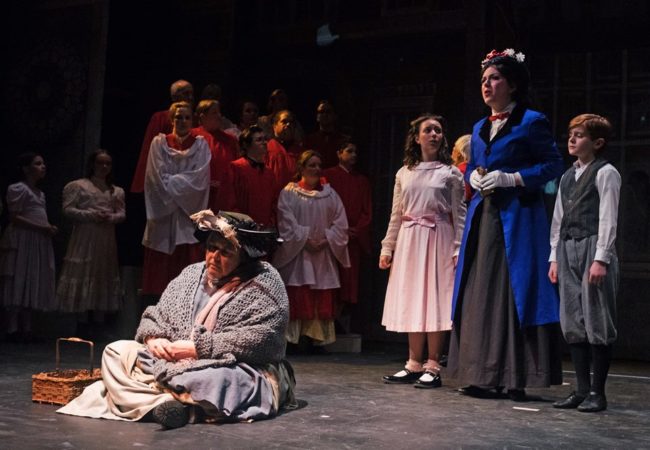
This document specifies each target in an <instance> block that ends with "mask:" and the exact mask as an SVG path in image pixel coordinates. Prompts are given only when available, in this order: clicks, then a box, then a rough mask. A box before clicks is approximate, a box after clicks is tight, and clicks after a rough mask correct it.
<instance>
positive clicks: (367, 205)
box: [323, 165, 372, 303]
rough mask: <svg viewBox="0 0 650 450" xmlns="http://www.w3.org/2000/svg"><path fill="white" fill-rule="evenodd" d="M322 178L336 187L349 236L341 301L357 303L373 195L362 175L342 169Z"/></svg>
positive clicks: (330, 169)
mask: <svg viewBox="0 0 650 450" xmlns="http://www.w3.org/2000/svg"><path fill="white" fill-rule="evenodd" d="M323 176H324V177H325V178H326V179H327V181H328V182H329V183H330V185H331V186H332V187H333V188H334V190H335V191H336V193H337V194H339V197H341V202H343V206H344V208H345V213H346V216H347V218H348V229H349V232H350V237H349V240H348V253H349V255H350V265H351V266H350V267H349V268H345V267H342V266H341V265H339V273H340V275H341V293H340V300H341V301H343V302H348V303H357V301H358V295H359V266H360V264H361V253H362V252H363V253H365V254H367V255H369V254H370V250H371V246H370V245H371V244H370V234H371V233H370V222H371V220H372V195H371V190H370V182H369V181H368V178H367V177H366V176H364V175H362V174H360V173H359V172H356V171H354V170H353V171H351V172H348V171H347V170H345V169H344V168H342V167H341V166H339V165H337V166H336V167H331V168H329V169H326V170H324V171H323Z"/></svg>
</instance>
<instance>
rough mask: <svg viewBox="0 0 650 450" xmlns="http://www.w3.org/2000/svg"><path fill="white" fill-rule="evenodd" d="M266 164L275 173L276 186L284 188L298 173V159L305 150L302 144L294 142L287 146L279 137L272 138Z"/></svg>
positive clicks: (268, 147)
mask: <svg viewBox="0 0 650 450" xmlns="http://www.w3.org/2000/svg"><path fill="white" fill-rule="evenodd" d="M267 149H268V152H267V154H266V159H265V162H266V165H267V166H268V167H269V168H270V169H271V172H273V175H275V180H276V186H277V187H278V190H282V189H283V188H284V187H285V186H286V185H287V183H288V182H289V181H291V180H292V179H293V176H294V175H295V174H296V160H297V159H298V157H299V156H300V154H301V153H302V151H303V147H302V146H301V145H300V144H297V143H294V144H291V146H289V148H286V147H285V146H284V145H282V144H281V143H280V141H278V140H277V139H271V140H270V141H269V142H268V144H267Z"/></svg>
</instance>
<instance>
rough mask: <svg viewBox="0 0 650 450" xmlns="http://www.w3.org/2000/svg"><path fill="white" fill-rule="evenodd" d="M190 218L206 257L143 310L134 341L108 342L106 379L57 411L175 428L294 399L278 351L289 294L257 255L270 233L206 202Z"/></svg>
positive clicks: (251, 415) (270, 412) (240, 416)
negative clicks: (207, 207)
mask: <svg viewBox="0 0 650 450" xmlns="http://www.w3.org/2000/svg"><path fill="white" fill-rule="evenodd" d="M192 219H193V220H194V221H195V222H196V223H197V224H198V227H199V232H197V237H202V238H204V240H205V241H206V250H205V262H201V263H196V264H192V265H190V266H188V267H186V268H185V269H184V270H183V272H182V273H181V274H180V275H179V276H178V277H177V278H176V279H174V280H173V281H172V282H171V283H169V285H168V286H167V288H166V289H165V292H164V293H163V296H162V298H161V299H160V301H159V302H158V304H157V305H154V306H150V307H148V308H147V309H146V310H145V312H144V314H143V316H142V320H141V322H140V326H139V327H138V330H137V333H136V337H135V339H136V340H135V341H117V342H114V343H112V344H109V345H108V346H107V347H106V349H105V351H104V355H103V358H102V378H103V380H102V381H98V382H97V383H95V384H93V385H91V386H89V387H88V388H87V389H86V390H85V391H84V392H83V394H82V395H81V396H80V397H78V398H77V399H75V400H73V401H72V402H71V403H69V404H68V405H66V406H65V407H63V408H61V409H59V410H58V412H61V413H64V414H72V415H78V416H87V417H101V418H106V419H115V420H131V421H134V420H140V419H143V418H145V419H146V418H148V417H152V418H153V419H154V420H155V421H156V422H158V423H160V424H161V425H163V426H164V427H166V428H178V427H181V426H183V425H185V424H186V423H187V422H188V421H189V420H190V419H192V420H193V422H196V421H200V420H201V418H203V417H204V418H205V419H206V421H215V420H253V419H254V420H259V419H266V418H270V417H273V416H275V415H276V414H277V413H278V410H279V409H280V408H281V407H283V406H288V405H289V404H295V399H294V397H293V387H294V385H295V381H294V378H293V371H292V369H291V366H290V365H289V363H288V362H287V361H284V360H283V357H284V352H285V340H284V334H285V331H286V328H287V323H288V320H289V304H288V300H287V293H286V290H285V288H284V284H283V283H282V279H281V278H280V275H279V274H278V272H277V271H276V270H275V269H274V268H273V267H272V266H271V265H270V264H268V263H266V262H262V261H260V260H259V258H261V257H263V256H265V255H266V254H267V253H268V252H269V251H270V250H271V248H272V247H273V246H274V244H275V242H276V234H275V233H274V232H270V231H262V230H258V226H257V224H256V223H255V222H254V221H253V220H252V219H250V217H248V216H245V215H243V214H235V213H220V214H219V215H217V216H215V215H214V214H213V213H212V211H210V210H205V211H201V212H199V213H196V214H194V215H193V216H192ZM199 235H200V236H199ZM150 412H151V413H150Z"/></svg>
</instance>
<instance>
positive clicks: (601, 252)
mask: <svg viewBox="0 0 650 450" xmlns="http://www.w3.org/2000/svg"><path fill="white" fill-rule="evenodd" d="M592 162H593V161H592ZM589 164H591V162H589V163H587V164H581V163H580V161H576V162H575V163H573V165H574V167H575V168H576V171H575V179H576V181H578V179H579V178H580V176H581V175H582V174H583V173H584V171H585V170H586V169H587V167H589ZM565 175H566V174H565ZM562 178H564V175H563V176H562ZM561 185H562V182H561V181H560V188H558V191H557V196H556V197H555V209H554V210H553V221H552V222H551V254H550V256H549V258H548V260H549V262H556V261H557V244H558V242H559V240H560V225H561V224H562V216H564V208H563V207H562V192H561ZM596 188H597V189H598V195H599V197H600V206H599V208H598V240H597V241H596V255H595V257H594V260H596V261H602V262H604V263H605V264H609V261H610V260H611V257H612V254H613V250H612V249H613V247H614V242H615V241H616V226H617V223H618V202H619V198H620V192H621V175H620V174H619V173H618V171H617V170H616V169H615V168H614V166H612V165H611V164H605V165H604V166H603V167H601V168H600V170H598V173H597V174H596Z"/></svg>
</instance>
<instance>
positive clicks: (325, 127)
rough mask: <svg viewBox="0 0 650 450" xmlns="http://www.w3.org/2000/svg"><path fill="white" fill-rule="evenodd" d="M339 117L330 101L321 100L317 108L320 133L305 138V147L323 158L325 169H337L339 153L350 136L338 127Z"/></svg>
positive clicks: (316, 132)
mask: <svg viewBox="0 0 650 450" xmlns="http://www.w3.org/2000/svg"><path fill="white" fill-rule="evenodd" d="M337 120H338V116H337V115H336V111H335V110H334V106H333V105H332V104H331V103H330V102H329V101H328V100H321V101H320V102H319V103H318V107H317V108H316V122H318V131H315V132H314V133H311V134H309V135H307V137H305V141H304V142H303V146H304V147H305V148H308V149H312V150H316V151H317V152H318V153H320V154H321V155H322V156H323V167H324V168H326V169H327V168H329V167H335V166H337V165H338V164H339V158H338V151H339V150H340V149H341V148H342V147H343V144H345V143H346V142H348V141H349V140H350V136H347V135H345V134H343V133H341V132H340V131H339V130H338V125H337Z"/></svg>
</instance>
